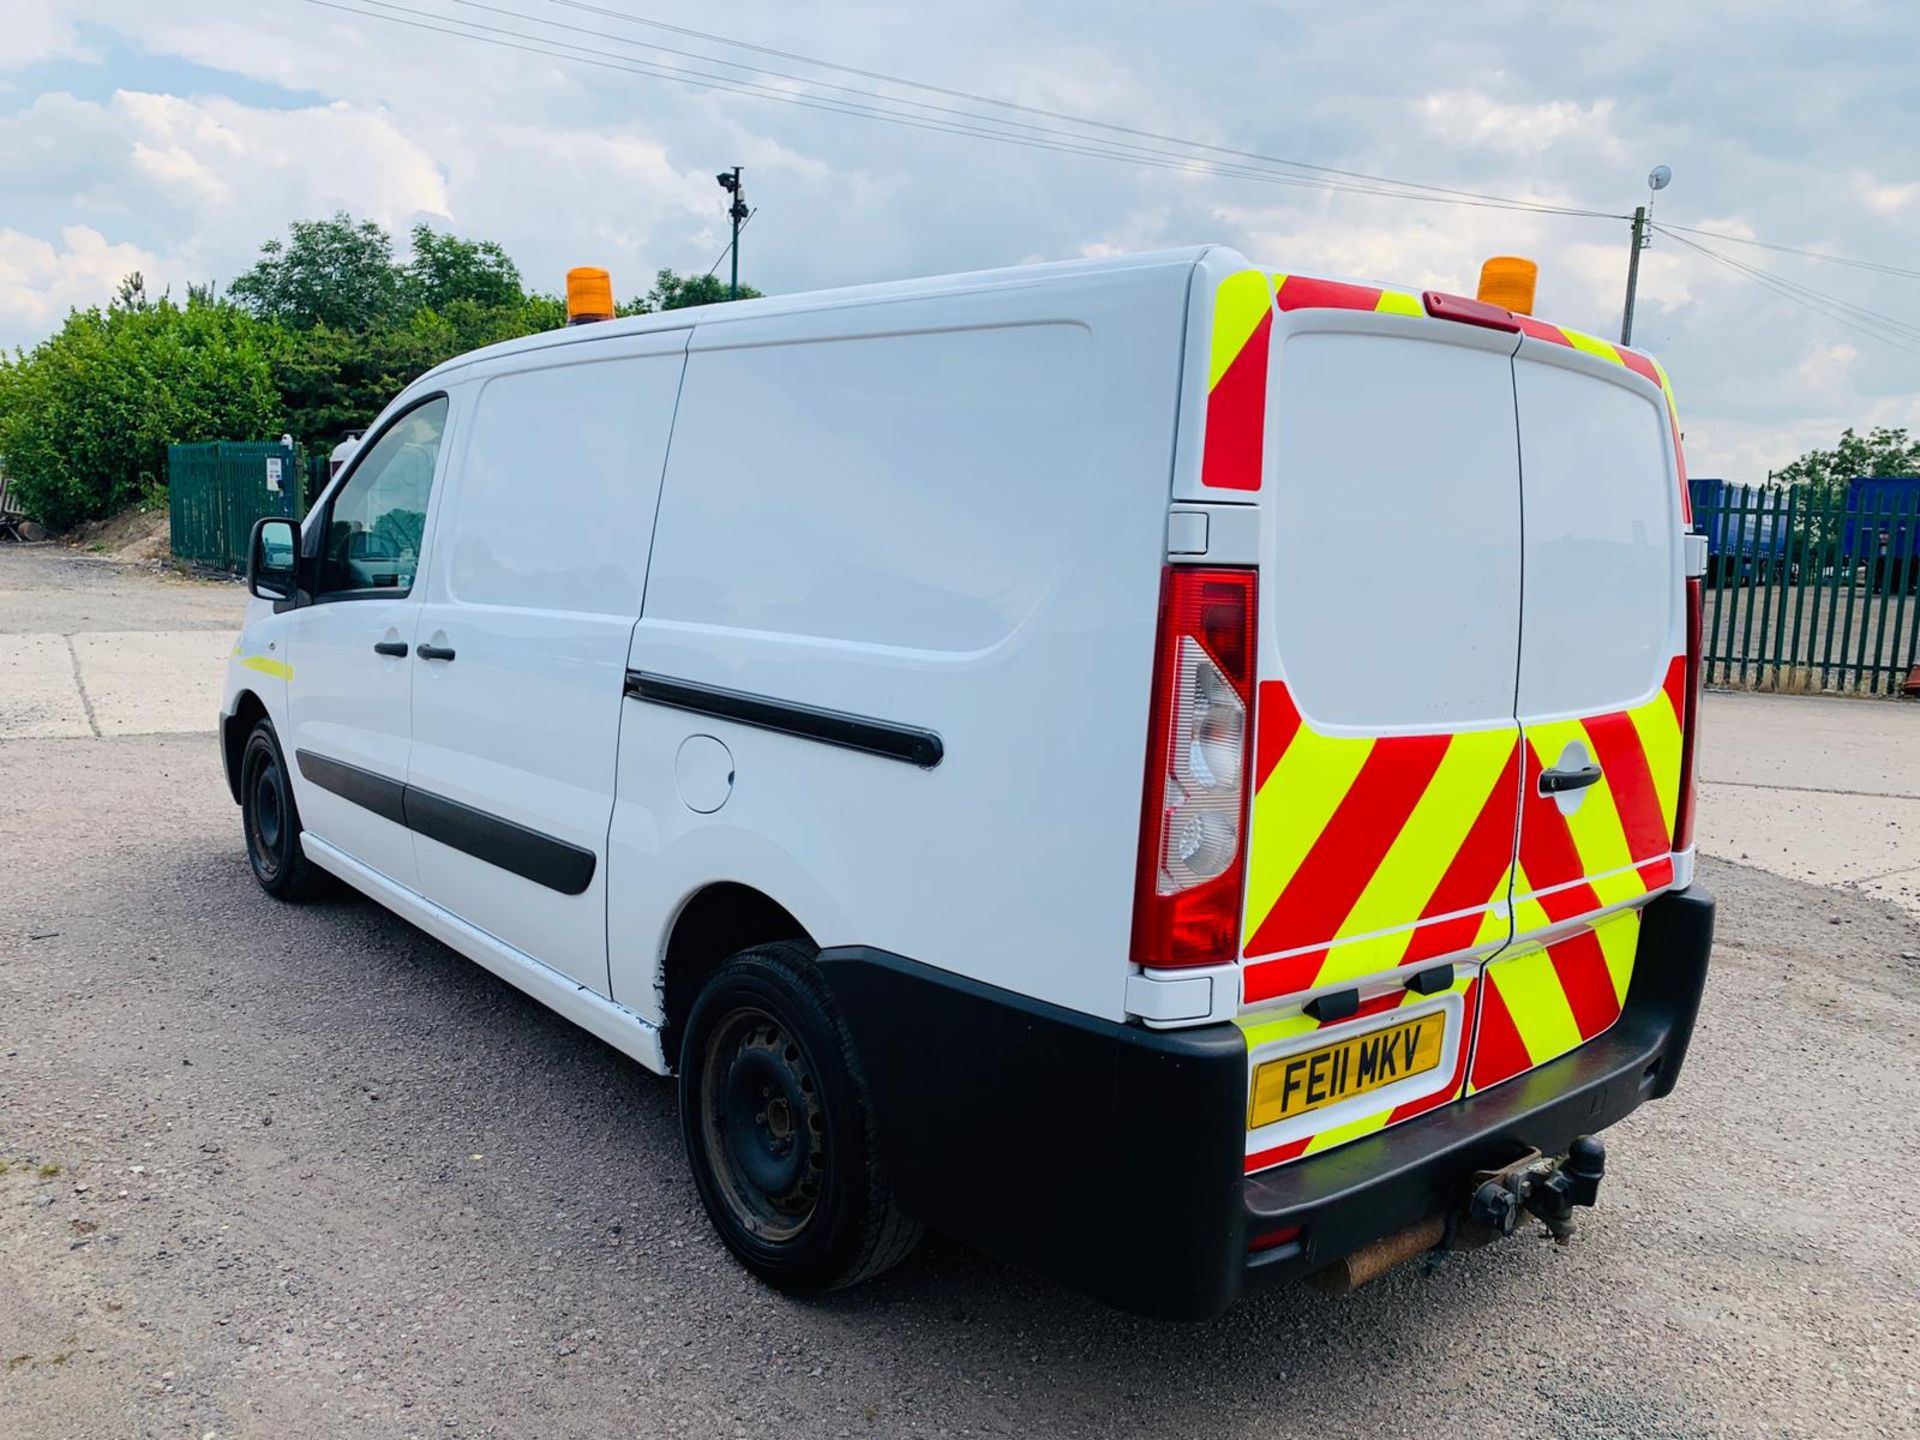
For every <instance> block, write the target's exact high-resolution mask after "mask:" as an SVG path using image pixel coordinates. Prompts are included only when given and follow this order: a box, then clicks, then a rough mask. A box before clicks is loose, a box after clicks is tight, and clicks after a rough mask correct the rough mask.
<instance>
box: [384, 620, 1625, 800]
mask: <svg viewBox="0 0 1920 1440" xmlns="http://www.w3.org/2000/svg"><path fill="white" fill-rule="evenodd" d="M401 653H402V654H405V653H406V652H405V651H404V650H402V652H401ZM413 653H414V654H416V655H418V656H419V657H420V658H421V659H422V660H451V659H453V647H452V646H451V645H425V644H422V645H416V646H414V647H413ZM1594 773H1595V774H1598V773H1599V772H1598V771H1595V772H1594Z"/></svg>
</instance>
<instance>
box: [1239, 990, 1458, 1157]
mask: <svg viewBox="0 0 1920 1440" xmlns="http://www.w3.org/2000/svg"><path fill="white" fill-rule="evenodd" d="M1478 975H1479V970H1478V968H1477V967H1472V968H1470V967H1467V966H1461V967H1460V972H1459V973H1458V974H1457V975H1456V977H1455V980H1454V983H1453V988H1452V989H1451V990H1450V991H1447V992H1445V993H1447V994H1452V995H1459V996H1461V997H1462V1000H1463V1007H1462V1010H1461V1018H1462V1022H1463V1024H1464V1025H1465V1026H1466V1029H1467V1034H1466V1035H1465V1036H1463V1037H1462V1038H1461V1043H1460V1051H1459V1056H1458V1058H1457V1059H1456V1060H1455V1061H1454V1067H1453V1076H1452V1078H1451V1080H1450V1081H1449V1082H1448V1083H1447V1084H1444V1085H1442V1086H1440V1087H1439V1088H1438V1089H1436V1090H1434V1091H1433V1093H1432V1094H1430V1095H1423V1096H1421V1097H1420V1098H1419V1099H1418V1100H1409V1101H1407V1102H1406V1103H1404V1104H1401V1105H1388V1106H1385V1107H1383V1108H1382V1109H1380V1110H1377V1111H1375V1112H1374V1113H1373V1114H1371V1115H1366V1116H1363V1117H1361V1118H1360V1119H1358V1120H1350V1121H1348V1122H1346V1123H1345V1124H1342V1125H1336V1126H1334V1127H1332V1128H1331V1129H1328V1130H1322V1131H1320V1132H1319V1133H1318V1134H1315V1135H1298V1136H1295V1137H1294V1138H1293V1139H1291V1140H1289V1141H1287V1142H1286V1143H1284V1144H1281V1145H1269V1146H1267V1147H1265V1148H1263V1149H1259V1150H1255V1151H1252V1152H1250V1153H1249V1154H1248V1155H1247V1173H1248V1174H1252V1173H1253V1172H1254V1171H1255V1170H1265V1169H1267V1168H1269V1167H1270V1166H1274V1165H1283V1164H1285V1163H1286V1162H1287V1161H1289V1160H1297V1159H1299V1158H1300V1157H1301V1156H1302V1155H1318V1154H1320V1153H1321V1152H1322V1151H1325V1150H1331V1149H1333V1148H1334V1146H1336V1145H1344V1144H1346V1143H1347V1142H1348V1141H1349V1140H1358V1139H1360V1138H1361V1137H1362V1136H1364V1135H1371V1134H1373V1133H1374V1132H1376V1131H1379V1130H1384V1129H1386V1128H1387V1127H1388V1126H1389V1125H1398V1124H1399V1123H1400V1122H1401V1121H1402V1120H1411V1119H1412V1118H1413V1117H1414V1116H1416V1115H1424V1114H1426V1113H1427V1112H1428V1111H1429V1110H1433V1109H1436V1108H1438V1107H1439V1106H1441V1105H1444V1104H1446V1103H1447V1102H1448V1101H1449V1100H1457V1099H1458V1098H1459V1097H1460V1094H1461V1086H1462V1084H1463V1082H1464V1081H1465V1080H1466V1072H1467V1057H1468V1052H1469V1050H1470V1049H1471V1048H1472V1047H1471V1046H1470V1045H1469V1044H1468V1043H1467V1042H1468V1041H1469V1040H1471V1038H1472V1027H1473V1014H1474V995H1475V992H1476V991H1477V990H1478V988H1479V984H1480V982H1479V979H1478ZM1435 998H1436V997H1435V996H1431V995H1416V994H1415V993H1414V992H1413V991H1411V990H1392V991H1389V992H1387V993H1386V994H1384V995H1377V996H1375V997H1374V998H1373V999H1371V1000H1368V1001H1366V1002H1365V1003H1363V1004H1362V1005H1361V1007H1360V1009H1359V1011H1358V1012H1356V1013H1355V1014H1352V1015H1349V1016H1347V1017H1346V1018H1345V1019H1343V1020H1335V1021H1331V1022H1329V1023H1327V1024H1322V1023H1320V1022H1319V1021H1317V1020H1315V1019H1314V1018H1313V1017H1312V1016H1311V1015H1301V1014H1293V1015H1286V1016H1282V1017H1281V1018H1280V1019H1277V1020H1260V1019H1255V1020H1251V1021H1248V1020H1243V1021H1241V1022H1240V1028H1241V1033H1242V1035H1243V1037H1244V1038H1245V1040H1246V1042H1247V1053H1248V1055H1249V1056H1251V1055H1253V1054H1254V1053H1255V1052H1256V1051H1257V1050H1258V1049H1259V1048H1260V1047H1261V1046H1263V1045H1270V1044H1272V1043H1273V1042H1274V1041H1276V1040H1292V1039H1295V1038H1296V1037H1298V1036H1301V1035H1308V1034H1312V1033H1313V1032H1314V1031H1317V1030H1335V1031H1337V1030H1339V1029H1340V1028H1342V1027H1345V1026H1350V1025H1352V1024H1353V1023H1354V1022H1355V1021H1358V1020H1365V1019H1367V1018H1368V1017H1369V1016H1373V1015H1381V1014H1384V1013H1386V1012H1387V1011H1389V1010H1397V1009H1400V1008H1402V1007H1405V1006H1413V1005H1421V1004H1425V1003H1427V1002H1428V1001H1430V1000H1433V999H1435ZM1327 1038H1328V1039H1329V1040H1333V1039H1337V1038H1338V1036H1337V1035H1329V1036H1328V1037H1327ZM1259 1058H1260V1060H1261V1061H1264V1060H1267V1059H1269V1058H1271V1057H1270V1056H1264V1055H1263V1056H1260V1057H1259ZM1256 1063H1258V1062H1256ZM1247 1073H1248V1075H1249V1077H1251V1076H1252V1073H1253V1071H1252V1069H1251V1068H1249V1070H1248V1072H1247Z"/></svg>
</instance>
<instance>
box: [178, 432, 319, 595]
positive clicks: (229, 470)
mask: <svg viewBox="0 0 1920 1440" xmlns="http://www.w3.org/2000/svg"><path fill="white" fill-rule="evenodd" d="M310 458H311V457H306V456H302V455H300V454H299V453H298V452H297V451H295V450H293V449H290V448H289V447H287V446H285V445H281V444H278V443H277V442H275V441H271V440H217V441H213V442H210V443H207V444H201V445H169V446H168V447H167V509H168V520H169V522H170V523H171V525H172V529H173V554H174V558H175V559H176V560H185V561H188V562H190V563H191V564H194V565H203V566H205V567H207V568H208V569H212V570H227V571H231V572H233V573H235V574H238V573H239V572H240V571H242V570H244V569H246V568H247V542H248V539H249V538H250V537H251V536H252V534H253V523H254V521H256V520H258V519H260V518H261V516H263V515H285V516H287V517H289V518H291V519H294V520H299V519H301V518H303V517H304V516H305V515H306V513H307V497H308V495H310V494H311V493H313V491H312V489H311V483H310V481H309V478H308V477H309V475H310V473H311V469H310ZM321 463H322V465H323V466H324V464H325V461H324V459H323V460H322V462H321ZM323 473H324V472H323ZM270 474H277V477H278V481H279V489H278V490H275V489H274V488H273V486H272V485H271V484H270V483H269V476H270Z"/></svg>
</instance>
